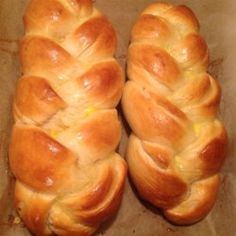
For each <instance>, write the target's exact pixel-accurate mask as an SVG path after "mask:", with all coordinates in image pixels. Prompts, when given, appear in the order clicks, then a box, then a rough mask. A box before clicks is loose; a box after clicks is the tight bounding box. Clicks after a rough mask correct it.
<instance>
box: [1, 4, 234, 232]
mask: <svg viewBox="0 0 236 236" xmlns="http://www.w3.org/2000/svg"><path fill="white" fill-rule="evenodd" d="M27 2H28V1H27V0H0V235H3V236H10V235H12V236H13V235H14V236H27V235H30V234H29V233H28V231H27V229H26V228H25V227H24V225H23V224H22V223H21V222H18V220H17V218H15V217H14V216H15V213H14V211H13V207H12V195H13V184H14V180H13V178H12V176H11V174H10V172H9V171H8V169H7V147H8V142H9V137H10V130H11V125H12V116H11V104H12V98H13V94H14V90H15V85H16V79H17V78H18V77H19V75H20V71H19V62H18V57H17V50H18V39H19V38H20V37H21V36H22V35H23V25H22V15H23V11H24V8H25V6H26V4H27ZM151 2H153V1H152V0H109V1H107V0H97V1H96V3H95V4H96V6H97V7H98V8H99V9H100V10H101V11H102V12H103V13H104V14H106V15H107V16H108V18H109V19H110V21H111V22H112V24H113V26H114V27H115V29H116V32H117V34H118V38H119V47H118V51H117V58H118V59H119V61H120V63H121V65H122V66H123V68H124V69H125V62H126V53H127V47H128V43H129V35H130V30H131V27H132V25H133V24H134V22H135V21H136V19H137V17H138V15H139V14H140V13H141V11H142V10H143V9H144V7H146V6H147V5H148V4H149V3H151ZM163 2H167V1H163ZM168 2H169V3H173V4H186V5H187V6H189V7H190V8H191V9H192V10H193V11H194V12H195V14H196V15H197V17H198V19H199V21H200V24H201V33H202V35H203V36H204V38H205V39H206V41H207V43H208V46H209V49H210V59H211V64H210V67H209V71H210V72H211V73H212V75H213V76H214V77H215V78H216V79H217V80H218V81H219V82H220V84H221V87H222V94H223V95H222V102H221V117H222V119H223V121H224V123H225V125H226V128H227V131H228V135H229V139H230V144H229V151H228V158H227V160H226V162H225V165H224V167H223V169H222V172H221V173H222V174H221V177H222V184H221V189H220V192H219V196H218V200H217V202H216V204H215V206H214V208H213V210H212V211H211V213H210V214H209V215H208V216H207V217H206V218H205V219H204V220H203V221H201V222H199V223H197V224H195V225H192V226H188V227H186V226H185V227H183V226H174V225H172V224H170V223H168V222H167V221H166V220H165V219H164V218H163V217H162V215H161V214H160V212H159V211H158V210H157V209H155V208H153V207H152V206H150V205H149V204H147V203H144V202H142V201H140V200H139V198H138V197H137V195H136V193H135V191H134V189H133V188H132V185H131V184H130V181H129V180H127V183H126V188H125V193H124V197H123V201H122V205H121V208H120V210H119V212H118V213H117V215H116V216H115V217H114V218H113V219H111V220H110V221H109V222H107V223H106V224H104V225H103V226H102V228H101V229H100V230H99V232H98V233H97V235H106V236H130V235H136V236H170V235H171V236H199V235H201V236H205V235H206V236H215V235H217V236H221V235H222V236H223V235H227V236H234V235H236V203H235V202H236V186H234V183H235V181H236V174H235V173H236V160H235V157H234V156H235V154H236V152H235V145H236V142H235V138H236V137H235V136H236V122H235V117H236V109H235V108H236V106H235V105H236V97H235V96H234V95H235V91H236V82H235V81H234V79H235V76H236V46H235V43H236V13H235V10H236V1H234V0H225V1H220V0H208V1H207V0H206V1H204V0H198V1H193V0H192V1H191V0H180V1H177V0H176V1H174V0H169V1H168ZM121 119H122V117H121ZM126 141H127V131H126V129H123V137H122V141H121V145H120V148H119V150H120V153H121V154H122V155H124V153H125V146H126Z"/></svg>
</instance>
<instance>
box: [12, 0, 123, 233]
mask: <svg viewBox="0 0 236 236" xmlns="http://www.w3.org/2000/svg"><path fill="white" fill-rule="evenodd" d="M24 24H25V36H24V38H23V39H22V42H21V50H20V60H21V65H22V74H23V75H22V78H20V79H19V82H18V85H17V91H16V96H15V101H14V116H15V121H16V122H15V125H14V127H13V131H12V138H11V143H10V150H9V158H10V167H11V170H12V172H13V174H14V175H15V177H16V187H15V204H16V208H17V210H18V212H19V215H20V216H21V218H22V219H23V221H24V222H25V224H26V226H27V227H28V228H29V230H30V231H31V232H32V233H34V234H35V235H39V236H43V235H69V236H72V235H76V236H79V235H83V236H85V235H91V234H93V233H94V232H95V231H96V229H97V228H98V227H99V225H100V224H101V223H102V222H104V221H105V220H106V219H107V218H108V217H110V216H111V215H112V214H114V213H115V212H116V211H117V209H118V207H119V204H120V201H121V197H122V191H123V186H124V182H125V177H126V164H125V161H124V160H123V159H122V158H121V157H120V156H119V155H118V154H117V153H116V152H115V149H116V147H117V145H118V143H119V140H120V136H121V126H120V122H119V120H118V115H117V111H116V109H115V107H116V105H117V104H118V102H119V100H120V97H121V94H122V89H123V85H124V75H123V72H122V70H121V67H120V66H119V64H118V63H117V61H116V60H115V59H114V57H113V55H114V52H115V49H116V44H117V39H116V35H115V32H114V29H113V28H112V26H111V24H110V23H109V22H108V20H107V18H106V17H105V16H103V15H102V14H101V13H100V12H99V11H98V10H96V9H95V8H94V6H93V4H92V1H90V0H47V1H45V0H32V1H30V3H29V5H28V6H27V8H26V12H25V15H24Z"/></svg>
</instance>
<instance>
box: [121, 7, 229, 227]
mask: <svg viewBox="0 0 236 236" xmlns="http://www.w3.org/2000/svg"><path fill="white" fill-rule="evenodd" d="M208 57H209V55H208V47H207V45H206V42H205V41H204V39H203V38H202V37H201V35H200V34H199V23H198V20H197V19H196V17H195V15H194V13H193V12H192V11H191V10H190V9H189V8H187V7H186V6H173V5H171V4H166V3H153V4H151V5H150V6H148V7H147V8H146V9H145V10H144V12H143V13H142V14H141V16H140V17H139V19H138V20H137V22H136V24H135V25H134V27H133V30H132V34H131V44H130V46H129V53H128V77H129V79H130V80H129V81H128V82H127V83H126V85H125V89H124V94H123V98H122V105H123V110H124V113H125V116H126V118H127V121H128V123H129V125H130V126H131V128H132V131H133V133H132V134H131V136H130V139H129V143H128V149H127V161H128V165H129V170H130V174H131V177H132V179H133V181H134V184H135V186H136V187H137V190H138V192H139V193H140V195H141V196H142V197H143V198H144V199H146V200H148V201H150V202H151V203H153V204H154V205H156V206H158V207H160V208H162V209H163V211H164V214H165V215H166V217H167V218H168V219H169V220H171V221H173V222H174V223H177V224H191V223H194V222H196V221H198V220H200V219H202V218H203V217H204V216H205V215H206V214H207V213H208V212H209V211H210V209H211V208H212V206H213V204H214V202H215V200H216V195H217V192H218V186H219V174H218V172H219V169H220V167H221V166H222V164H223V161H224V159H225V151H226V146H227V135H226V131H225V129H224V127H223V125H222V123H221V122H220V121H219V119H218V118H217V112H218V107H219V102H220V96H221V95H220V87H219V85H218V83H217V82H216V80H215V79H213V78H212V77H211V76H210V75H209V74H208V73H207V67H208V60H209V59H208Z"/></svg>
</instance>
